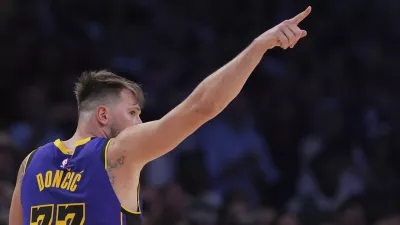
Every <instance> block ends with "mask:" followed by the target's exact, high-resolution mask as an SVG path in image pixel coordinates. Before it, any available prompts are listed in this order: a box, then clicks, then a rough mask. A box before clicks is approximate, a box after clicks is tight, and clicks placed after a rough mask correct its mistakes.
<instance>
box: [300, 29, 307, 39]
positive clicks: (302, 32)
mask: <svg viewBox="0 0 400 225" xmlns="http://www.w3.org/2000/svg"><path fill="white" fill-rule="evenodd" d="M305 36H307V31H305V30H302V31H301V38H303V37H305Z"/></svg>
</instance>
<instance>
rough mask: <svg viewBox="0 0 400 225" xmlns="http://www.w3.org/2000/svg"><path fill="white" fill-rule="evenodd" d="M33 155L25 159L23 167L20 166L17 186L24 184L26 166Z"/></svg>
mask: <svg viewBox="0 0 400 225" xmlns="http://www.w3.org/2000/svg"><path fill="white" fill-rule="evenodd" d="M31 154H32V153H30V154H29V155H27V156H26V157H25V159H24V160H23V161H22V163H21V165H20V166H19V170H18V176H17V182H16V185H21V183H22V180H23V177H24V176H25V170H26V165H27V163H28V160H29V158H30V156H31Z"/></svg>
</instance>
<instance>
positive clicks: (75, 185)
mask: <svg viewBox="0 0 400 225" xmlns="http://www.w3.org/2000/svg"><path fill="white" fill-rule="evenodd" d="M81 178H82V175H81V174H80V173H78V174H76V176H75V177H74V180H73V181H72V182H71V188H70V189H69V190H70V191H71V192H74V191H76V189H77V188H78V185H77V182H79V181H81Z"/></svg>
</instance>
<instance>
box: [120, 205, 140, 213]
mask: <svg viewBox="0 0 400 225" xmlns="http://www.w3.org/2000/svg"><path fill="white" fill-rule="evenodd" d="M121 208H123V209H124V210H125V211H127V212H128V213H130V214H136V215H139V214H141V212H134V211H132V210H129V209H127V208H125V207H123V206H122V205H121Z"/></svg>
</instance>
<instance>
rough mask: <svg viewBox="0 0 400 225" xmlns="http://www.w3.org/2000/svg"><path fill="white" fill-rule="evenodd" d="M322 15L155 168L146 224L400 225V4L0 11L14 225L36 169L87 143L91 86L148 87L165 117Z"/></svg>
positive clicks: (152, 113) (274, 0)
mask: <svg viewBox="0 0 400 225" xmlns="http://www.w3.org/2000/svg"><path fill="white" fill-rule="evenodd" d="M308 5H312V6H313V12H312V14H311V16H310V17H309V18H307V19H306V21H304V23H303V24H302V27H303V28H304V29H306V30H307V31H308V34H309V35H308V37H307V38H306V39H304V40H302V41H300V42H299V43H298V45H297V46H296V48H295V49H291V50H286V51H284V50H280V49H276V50H272V51H270V52H268V53H267V54H266V56H265V58H264V60H263V61H262V63H261V64H260V65H259V66H258V68H257V69H256V71H255V72H254V74H253V75H252V77H251V78H250V80H249V82H248V83H247V85H246V86H245V88H244V90H243V92H242V94H240V96H239V97H238V98H237V99H236V100H235V101H234V102H233V103H232V104H231V105H230V106H229V107H228V108H227V110H226V111H224V112H223V113H222V114H221V115H220V116H218V117H217V118H216V119H214V120H213V121H211V122H209V123H207V124H206V125H205V126H204V127H202V128H201V129H200V130H198V131H197V132H196V133H195V134H194V135H192V136H190V137H189V138H188V139H187V140H186V141H185V142H183V143H182V144H181V145H180V146H179V147H178V148H177V149H176V150H175V151H173V152H171V153H169V154H167V155H165V156H163V157H162V158H160V159H158V160H156V161H154V162H152V163H150V164H148V165H147V166H146V168H145V170H144V171H143V173H142V177H141V182H142V191H141V195H142V202H143V211H144V212H143V213H144V215H145V221H144V224H146V225H214V224H215V225H368V224H371V225H398V224H400V207H399V204H400V197H399V196H400V182H399V181H400V164H398V163H399V162H400V152H399V150H400V149H399V148H400V108H399V106H400V104H399V99H400V98H399V97H400V88H399V85H400V76H399V75H398V71H400V55H399V54H398V53H399V52H400V44H399V40H400V26H398V24H397V21H399V19H400V2H399V1H397V0H381V1H373V0H325V1H321V0H308V1H307V0H279V1H278V0H248V1H236V0H202V1H198V0H191V1H184V0H167V1H161V0H113V1H105V0H85V1H82V0H52V1H50V0H36V1H22V0H2V1H0V37H1V41H0V59H1V60H0V72H1V73H0V74H1V82H0V94H1V96H2V101H1V105H2V107H1V108H2V110H0V182H1V183H0V220H1V222H0V224H7V221H8V208H9V204H10V198H11V194H12V190H13V187H14V183H15V179H16V173H17V170H18V167H19V164H20V163H21V161H22V159H23V158H24V157H25V156H26V155H27V154H28V153H29V152H30V151H31V150H33V149H34V148H36V147H38V146H40V145H42V144H44V143H47V142H52V141H54V140H55V139H57V138H61V139H64V140H65V139H68V138H69V137H70V136H71V135H72V134H73V132H74V131H75V125H76V122H77V109H76V103H75V99H74V96H73V93H72V88H73V84H74V81H75V80H76V78H77V76H79V74H80V73H81V72H83V71H85V70H100V69H108V70H110V71H112V72H115V73H117V74H119V75H122V76H125V77H127V78H130V79H132V80H135V81H137V82H139V83H140V84H142V86H143V88H144V90H145V92H146V97H147V105H146V107H145V109H144V113H143V118H142V119H143V120H144V121H149V120H153V119H158V118H160V117H161V116H163V115H164V114H165V113H166V112H168V111H169V110H170V109H172V108H173V107H174V106H175V105H177V104H178V103H179V102H180V101H182V100H183V99H184V98H185V97H186V96H187V95H188V94H189V93H190V92H191V90H193V88H194V87H195V86H196V84H198V83H199V82H200V81H201V80H202V79H203V78H205V77H206V76H207V75H208V74H210V73H212V72H213V71H215V70H216V69H218V67H220V66H222V65H223V64H224V63H226V62H228V61H229V60H230V59H232V58H233V57H234V56H235V55H236V54H238V53H239V52H240V51H241V50H242V49H244V48H245V47H246V46H247V45H248V44H249V43H250V42H251V41H252V40H253V39H254V38H255V37H256V36H257V35H259V34H260V33H262V32H264V31H265V30H267V29H269V28H271V27H272V26H274V25H275V24H277V23H279V22H281V21H282V20H284V19H287V18H290V17H292V16H293V15H295V14H297V13H298V12H300V11H301V10H303V9H305V8H306V6H308ZM155 141H156V140H155Z"/></svg>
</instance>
